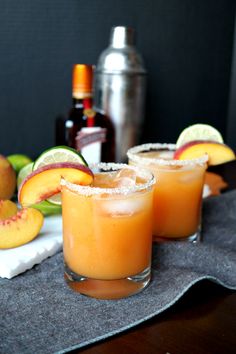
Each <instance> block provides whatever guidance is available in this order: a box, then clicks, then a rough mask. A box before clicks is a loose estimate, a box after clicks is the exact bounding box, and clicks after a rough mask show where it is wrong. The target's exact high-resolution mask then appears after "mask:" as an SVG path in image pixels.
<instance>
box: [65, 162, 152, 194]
mask: <svg viewBox="0 0 236 354" xmlns="http://www.w3.org/2000/svg"><path fill="white" fill-rule="evenodd" d="M89 168H90V169H91V170H93V169H95V168H97V169H98V168H100V169H102V170H103V172H106V171H107V172H112V171H117V170H120V169H122V168H126V169H130V170H133V171H135V172H137V175H138V177H141V178H144V179H145V180H147V182H145V183H143V184H138V185H134V186H130V187H119V188H101V187H93V186H82V185H79V184H75V183H71V182H69V181H66V180H65V179H64V178H62V179H61V185H62V186H66V187H67V188H68V189H69V190H70V191H72V192H76V193H79V194H82V195H85V196H92V195H101V194H109V195H115V194H122V195H128V194H132V193H135V192H139V191H142V190H145V189H149V188H150V187H151V186H152V185H154V184H155V183H156V178H155V177H154V176H153V174H152V173H151V172H150V171H148V170H146V169H140V168H137V167H135V166H129V165H127V164H125V163H113V162H108V163H105V162H101V163H98V164H92V165H90V166H89Z"/></svg>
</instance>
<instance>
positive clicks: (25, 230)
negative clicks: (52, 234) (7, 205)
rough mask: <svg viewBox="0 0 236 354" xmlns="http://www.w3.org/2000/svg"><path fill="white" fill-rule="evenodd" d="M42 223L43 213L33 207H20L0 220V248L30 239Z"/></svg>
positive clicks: (16, 244) (26, 241) (37, 231)
mask: <svg viewBox="0 0 236 354" xmlns="http://www.w3.org/2000/svg"><path fill="white" fill-rule="evenodd" d="M42 225H43V215H42V214H41V213H40V211H38V210H36V209H33V208H25V209H21V210H19V211H18V212H17V214H16V215H14V216H12V217H10V218H8V219H6V220H1V221H0V248H2V249H5V248H14V247H18V246H21V245H24V244H26V243H28V242H30V241H32V240H33V239H34V238H35V237H36V236H37V235H38V233H39V231H40V229H41V227H42Z"/></svg>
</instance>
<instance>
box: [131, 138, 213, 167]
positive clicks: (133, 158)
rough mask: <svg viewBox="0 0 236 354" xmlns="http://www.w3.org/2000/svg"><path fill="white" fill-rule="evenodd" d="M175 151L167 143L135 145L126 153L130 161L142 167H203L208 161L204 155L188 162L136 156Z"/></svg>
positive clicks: (174, 146) (173, 145)
mask: <svg viewBox="0 0 236 354" xmlns="http://www.w3.org/2000/svg"><path fill="white" fill-rule="evenodd" d="M161 149H162V150H164V149H166V150H169V151H174V150H176V145H175V144H167V143H149V144H142V145H137V146H134V147H132V148H130V149H129V150H128V151H127V156H128V158H129V159H130V160H131V161H134V162H136V163H140V162H141V163H142V164H144V165H150V163H154V164H158V165H161V166H189V165H204V164H205V163H206V162H207V161H208V155H207V154H204V155H202V156H201V157H197V158H193V159H188V160H174V159H173V160H167V159H163V158H153V157H144V156H140V155H137V154H138V153H139V152H145V151H151V150H161Z"/></svg>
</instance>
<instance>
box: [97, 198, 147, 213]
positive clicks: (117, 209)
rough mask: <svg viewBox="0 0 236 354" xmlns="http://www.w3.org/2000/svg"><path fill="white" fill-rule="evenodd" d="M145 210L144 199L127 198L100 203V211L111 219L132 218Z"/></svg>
mask: <svg viewBox="0 0 236 354" xmlns="http://www.w3.org/2000/svg"><path fill="white" fill-rule="evenodd" d="M143 208H144V199H143V198H142V197H132V198H131V197H127V198H123V197H122V199H119V198H113V199H110V200H105V199H104V200H103V201H101V200H100V201H99V210H100V212H101V213H103V214H105V215H109V216H110V217H126V216H131V215H133V214H135V213H137V212H139V211H140V210H142V209H143Z"/></svg>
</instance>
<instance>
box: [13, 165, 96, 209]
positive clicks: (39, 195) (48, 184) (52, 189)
mask: <svg viewBox="0 0 236 354" xmlns="http://www.w3.org/2000/svg"><path fill="white" fill-rule="evenodd" d="M61 178H65V179H66V180H67V181H69V182H71V183H75V184H80V185H89V184H91V183H92V181H93V173H92V171H91V170H90V169H89V168H88V167H87V166H84V165H82V164H79V163H72V162H60V163H53V164H49V165H45V166H43V167H40V168H38V169H37V170H35V171H33V172H32V173H31V174H29V175H28V176H27V177H26V178H25V179H24V181H23V182H22V184H21V186H20V189H19V192H18V200H19V202H20V204H21V205H22V206H24V207H25V206H31V205H33V204H37V203H39V202H41V201H42V200H45V199H48V198H49V197H51V196H53V195H54V194H56V193H59V192H60V190H61V186H60V182H61Z"/></svg>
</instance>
